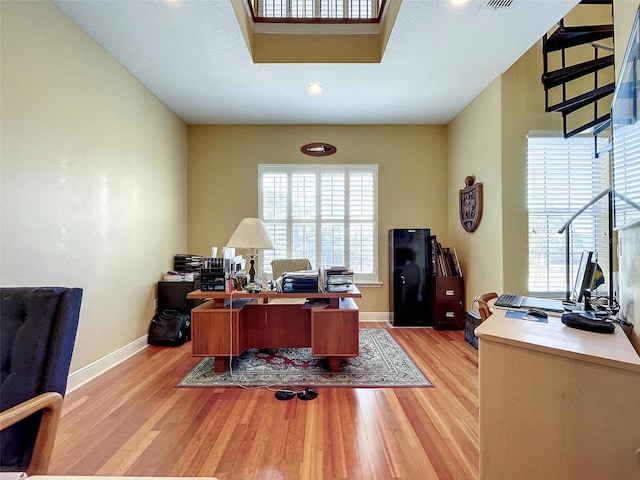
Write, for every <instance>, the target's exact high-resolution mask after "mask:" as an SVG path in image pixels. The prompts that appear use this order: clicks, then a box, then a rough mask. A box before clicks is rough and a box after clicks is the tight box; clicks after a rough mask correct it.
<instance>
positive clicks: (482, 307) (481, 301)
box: [476, 292, 498, 322]
mask: <svg viewBox="0 0 640 480" xmlns="http://www.w3.org/2000/svg"><path fill="white" fill-rule="evenodd" d="M492 298H498V294H497V293H496V292H491V293H485V294H484V295H480V296H479V297H477V298H476V301H477V302H478V313H479V314H480V319H481V320H482V321H483V322H484V321H485V320H486V319H487V318H489V316H490V315H491V310H489V305H488V304H487V302H488V301H489V300H491V299H492Z"/></svg>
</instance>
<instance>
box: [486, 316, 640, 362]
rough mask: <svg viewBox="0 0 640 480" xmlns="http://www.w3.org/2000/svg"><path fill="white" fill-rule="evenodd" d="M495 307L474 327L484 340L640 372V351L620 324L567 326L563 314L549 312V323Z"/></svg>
mask: <svg viewBox="0 0 640 480" xmlns="http://www.w3.org/2000/svg"><path fill="white" fill-rule="evenodd" d="M492 310H493V312H494V313H493V314H492V315H491V316H490V317H489V318H488V319H487V320H485V321H484V322H482V323H481V324H480V325H479V326H478V327H477V328H476V330H475V334H476V336H477V337H478V338H480V339H481V340H487V341H494V342H498V343H503V344H507V345H514V346H519V347H525V348H529V349H531V350H536V351H541V352H546V353H549V354H553V355H558V356H563V357H567V358H574V359H580V360H582V361H587V362H592V363H597V364H600V365H608V366H611V367H615V368H621V369H624V370H631V371H633V372H637V373H640V355H638V353H637V352H636V351H635V349H634V348H633V345H632V344H631V342H630V341H629V339H628V338H627V336H626V335H625V333H624V332H623V331H622V327H620V325H618V324H616V330H615V332H614V333H611V334H609V333H595V332H587V331H585V330H578V329H576V328H571V327H567V326H566V325H565V324H563V323H562V322H561V321H560V314H551V313H550V314H549V317H548V319H547V320H548V323H542V322H534V321H530V320H522V319H517V318H509V317H505V313H506V312H507V310H508V309H502V308H498V307H492ZM480 348H482V347H480Z"/></svg>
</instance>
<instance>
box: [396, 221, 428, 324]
mask: <svg viewBox="0 0 640 480" xmlns="http://www.w3.org/2000/svg"><path fill="white" fill-rule="evenodd" d="M433 243H435V237H432V236H431V231H430V229H428V228H411V229H391V230H389V262H390V265H389V276H390V279H389V281H390V285H389V306H390V308H391V309H392V320H391V324H392V325H393V326H395V327H405V326H432V325H433V318H432V312H433V306H432V305H433V303H432V298H431V296H432V292H431V276H432V275H433V255H432V244H433Z"/></svg>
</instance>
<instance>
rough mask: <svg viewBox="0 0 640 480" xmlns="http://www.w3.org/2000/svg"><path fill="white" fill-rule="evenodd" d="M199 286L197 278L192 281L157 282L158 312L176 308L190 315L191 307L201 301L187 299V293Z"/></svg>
mask: <svg viewBox="0 0 640 480" xmlns="http://www.w3.org/2000/svg"><path fill="white" fill-rule="evenodd" d="M199 288H200V279H199V278H198V279H196V280H194V281H192V282H158V312H162V311H163V310H178V311H180V312H182V313H188V314H189V315H191V309H192V308H194V307H196V306H197V305H199V304H200V303H201V302H200V301H198V302H196V301H195V300H190V299H188V298H187V293H190V292H193V291H194V290H198V289H199Z"/></svg>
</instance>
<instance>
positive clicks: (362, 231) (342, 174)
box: [258, 165, 378, 282]
mask: <svg viewBox="0 0 640 480" xmlns="http://www.w3.org/2000/svg"><path fill="white" fill-rule="evenodd" d="M258 169H259V172H258V173H259V190H260V191H259V211H260V218H261V219H262V220H263V222H264V223H265V225H266V227H267V229H268V230H269V232H270V233H271V236H272V238H273V241H274V243H275V245H276V248H275V250H267V251H265V252H264V253H263V256H262V269H263V271H265V272H270V271H271V260H273V259H274V258H308V259H309V260H310V261H311V265H312V267H313V268H318V267H319V266H322V265H325V266H328V265H347V266H349V267H350V268H351V269H352V270H353V273H354V280H355V281H357V282H377V279H378V265H377V214H378V213H377V191H378V167H377V165H259V167H258Z"/></svg>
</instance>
